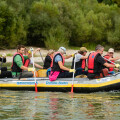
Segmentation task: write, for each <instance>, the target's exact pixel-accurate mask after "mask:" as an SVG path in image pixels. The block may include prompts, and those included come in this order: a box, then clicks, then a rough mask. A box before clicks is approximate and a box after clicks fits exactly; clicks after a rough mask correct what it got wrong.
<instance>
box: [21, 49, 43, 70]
mask: <svg viewBox="0 0 120 120" xmlns="http://www.w3.org/2000/svg"><path fill="white" fill-rule="evenodd" d="M39 50H40V48H37V49H36V50H35V51H34V52H33V54H35V53H36V52H37V51H39ZM23 56H28V59H26V60H24V66H26V67H29V65H30V64H31V65H33V60H32V59H31V57H32V53H31V51H30V50H28V49H27V48H25V54H24V55H23ZM34 65H35V67H37V68H39V69H43V67H42V66H41V65H39V64H37V63H34Z"/></svg>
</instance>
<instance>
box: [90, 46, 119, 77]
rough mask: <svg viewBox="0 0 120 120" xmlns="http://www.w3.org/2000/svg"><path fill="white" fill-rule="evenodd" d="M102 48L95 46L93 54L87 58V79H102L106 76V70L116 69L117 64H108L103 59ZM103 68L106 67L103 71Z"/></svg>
mask: <svg viewBox="0 0 120 120" xmlns="http://www.w3.org/2000/svg"><path fill="white" fill-rule="evenodd" d="M103 51H104V47H103V46H101V45H97V46H96V48H95V52H92V53H90V54H89V56H88V78H90V79H92V78H102V77H104V76H107V75H108V69H107V68H110V67H111V68H115V67H116V68H118V67H119V66H120V65H119V64H115V65H112V64H109V63H107V62H106V61H105V60H104V58H103V57H102V56H101V55H102V54H103ZM103 66H105V67H107V68H104V69H103Z"/></svg>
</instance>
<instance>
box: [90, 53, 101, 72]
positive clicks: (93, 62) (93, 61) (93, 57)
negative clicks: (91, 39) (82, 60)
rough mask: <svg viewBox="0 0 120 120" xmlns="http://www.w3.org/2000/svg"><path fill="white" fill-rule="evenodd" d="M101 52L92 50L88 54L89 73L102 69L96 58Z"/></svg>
mask: <svg viewBox="0 0 120 120" xmlns="http://www.w3.org/2000/svg"><path fill="white" fill-rule="evenodd" d="M99 55H100V53H98V52H92V53H90V54H89V56H88V73H99V72H101V71H102V69H100V68H99V67H98V65H97V62H96V58H97V56H99Z"/></svg>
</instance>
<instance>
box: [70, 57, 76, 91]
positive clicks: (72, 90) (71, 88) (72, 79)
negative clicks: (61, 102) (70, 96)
mask: <svg viewBox="0 0 120 120" xmlns="http://www.w3.org/2000/svg"><path fill="white" fill-rule="evenodd" d="M75 60H76V55H75V59H74V67H73V69H74V70H75V63H76V62H75ZM74 79H75V73H74V72H73V79H72V87H71V93H73V85H74Z"/></svg>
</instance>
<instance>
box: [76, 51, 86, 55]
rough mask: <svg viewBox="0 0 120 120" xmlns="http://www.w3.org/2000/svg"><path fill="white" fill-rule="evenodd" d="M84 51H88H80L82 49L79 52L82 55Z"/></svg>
mask: <svg viewBox="0 0 120 120" xmlns="http://www.w3.org/2000/svg"><path fill="white" fill-rule="evenodd" d="M84 52H86V51H80V50H79V51H78V53H80V54H81V55H82V54H83V53H84Z"/></svg>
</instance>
